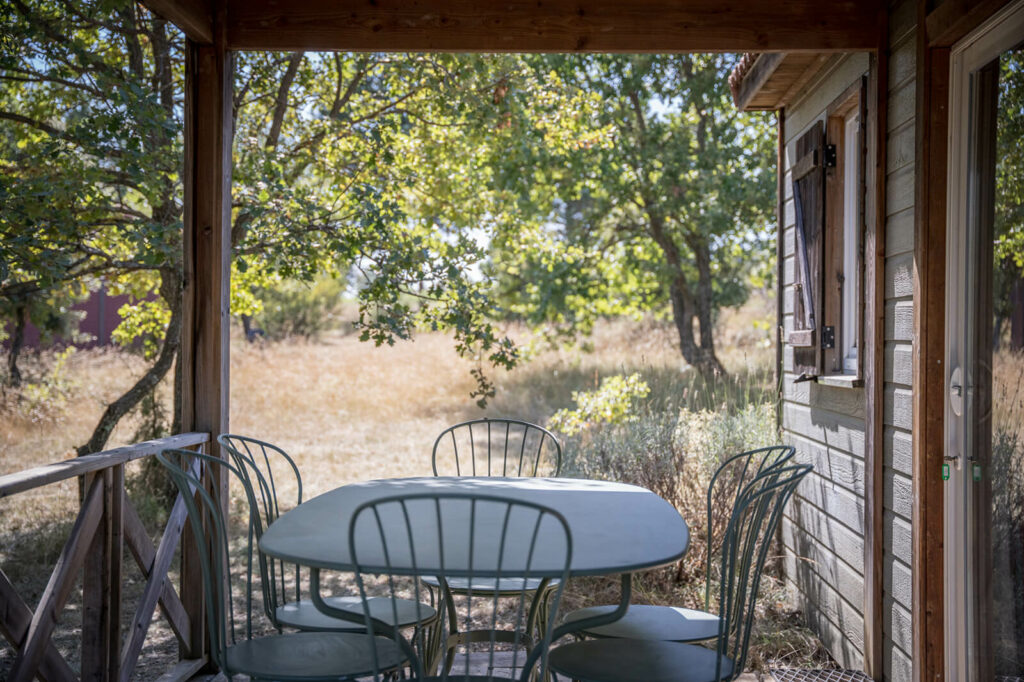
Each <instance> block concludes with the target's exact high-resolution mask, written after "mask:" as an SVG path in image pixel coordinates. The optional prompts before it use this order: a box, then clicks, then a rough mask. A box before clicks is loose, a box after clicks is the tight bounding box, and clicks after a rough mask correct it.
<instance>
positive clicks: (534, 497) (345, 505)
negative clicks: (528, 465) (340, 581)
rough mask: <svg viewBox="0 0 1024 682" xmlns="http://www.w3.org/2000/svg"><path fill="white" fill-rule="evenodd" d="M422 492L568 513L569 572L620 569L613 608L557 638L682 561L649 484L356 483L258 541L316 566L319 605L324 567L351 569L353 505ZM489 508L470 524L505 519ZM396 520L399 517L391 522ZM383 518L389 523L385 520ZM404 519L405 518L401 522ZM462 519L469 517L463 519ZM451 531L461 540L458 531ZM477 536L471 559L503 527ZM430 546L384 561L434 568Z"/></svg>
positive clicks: (427, 519)
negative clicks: (642, 576)
mask: <svg viewBox="0 0 1024 682" xmlns="http://www.w3.org/2000/svg"><path fill="white" fill-rule="evenodd" d="M420 493H443V494H447V493H455V494H475V495H487V496H494V497H501V498H506V499H510V500H516V501H527V502H533V503H536V504H540V505H544V506H546V507H550V508H552V509H554V510H556V511H557V512H559V513H560V514H562V516H564V517H565V519H566V521H567V522H568V525H569V531H570V533H571V535H572V558H571V561H570V569H569V573H570V575H572V576H587V575H614V574H621V575H622V590H621V596H620V602H619V606H618V608H616V609H615V610H614V611H610V612H608V613H606V614H602V615H600V616H597V617H595V618H593V619H588V620H587V621H586V622H583V621H575V622H573V623H570V624H565V625H562V626H561V627H559V628H558V629H556V631H555V632H554V635H553V637H554V638H555V639H557V638H558V637H560V636H562V635H563V634H566V633H568V632H573V631H576V630H579V629H583V628H586V627H596V626H598V625H603V624H606V623H610V622H613V621H615V620H617V619H618V618H620V617H621V616H622V615H623V614H624V613H625V612H626V608H627V607H628V605H629V597H630V575H631V574H632V573H634V572H636V571H642V570H646V569H651V568H657V567H659V566H665V565H669V564H672V563H674V562H676V561H678V560H679V559H680V558H682V556H683V554H685V553H686V549H687V547H688V545H689V539H690V533H689V528H688V527H687V525H686V522H685V521H684V520H683V518H682V517H681V516H680V515H679V512H677V511H676V509H675V508H674V507H673V506H672V505H671V504H669V503H668V502H666V501H665V500H664V499H662V498H661V497H659V496H658V495H656V494H654V493H652V492H651V491H650V490H647V489H646V488H641V487H638V486H633V485H627V484H624V483H613V482H609V481H591V480H584V479H573V478H498V477H488V478H473V477H436V478H435V477H423V478H392V479H381V480H375V481H366V482H363V483H353V484H351V485H346V486H343V487H340V488H336V489H335V490H332V491H330V492H327V493H324V494H323V495H320V496H318V497H315V498H313V499H311V500H309V501H307V502H304V503H303V504H301V505H299V506H298V507H296V508H295V509H292V510H291V511H289V512H286V513H285V514H283V515H281V517H280V518H278V519H277V520H276V521H274V523H273V524H271V526H270V527H269V528H268V529H267V531H266V532H265V533H264V534H263V537H262V538H261V539H260V545H259V546H260V549H261V550H262V551H263V552H264V553H265V554H267V555H269V556H272V557H275V558H278V559H284V560H286V561H289V562H294V563H297V564H301V565H303V566H308V567H310V568H311V569H313V570H312V575H311V579H312V581H313V585H312V586H311V587H312V590H311V592H312V597H313V600H314V602H317V603H318V605H320V602H321V596H320V590H319V582H320V581H319V572H320V570H321V569H327V570H337V571H352V570H354V569H355V566H354V564H353V561H352V558H351V556H350V555H349V537H348V534H349V526H350V523H351V520H352V515H353V513H354V512H355V511H356V509H357V508H358V507H359V506H360V505H362V504H364V503H366V502H370V501H373V500H379V499H383V498H390V497H393V496H395V495H415V494H420ZM492 508H493V509H496V508H494V507H488V506H487V505H481V506H479V508H478V511H477V513H476V518H475V520H474V523H475V524H476V526H477V527H479V528H481V529H486V528H488V527H489V526H490V527H492V528H494V529H499V528H500V527H501V524H502V523H503V521H504V518H503V516H501V515H500V514H497V513H496V514H494V515H493V518H489V517H488V509H492ZM437 518H438V517H437V515H435V514H419V515H415V516H414V517H413V523H414V530H415V533H416V537H424V538H436V537H438V536H439V533H438V529H437V528H436V523H437ZM399 521H400V520H399V519H397V518H396V519H395V522H396V523H397V522H399ZM384 522H385V523H386V522H387V521H386V519H385V520H384ZM401 523H403V524H404V523H405V522H404V520H402V521H401ZM466 523H467V524H468V523H469V521H468V519H467V520H466ZM358 532H359V529H358V528H357V530H356V533H358ZM510 532H511V533H512V535H508V536H506V537H508V538H512V539H514V533H515V530H512V531H510ZM448 535H449V536H450V537H457V536H459V534H458V533H449V534H448ZM523 535H524V542H526V541H527V539H526V538H528V537H529V535H528V533H525V532H524V533H523ZM462 537H465V535H462ZM474 537H475V538H479V542H482V543H485V544H483V545H478V548H477V551H474V556H481V557H486V556H489V555H492V556H497V555H498V551H497V543H498V542H499V541H500V538H501V537H503V534H502V533H501V532H491V533H488V532H481V533H479V535H477V534H474ZM506 541H509V540H506ZM487 542H491V543H492V544H493V545H494V547H487V546H486V543H487ZM474 544H476V541H475V542H474ZM544 547H545V543H544V542H542V541H539V542H538V543H537V548H538V551H539V552H542V551H543V548H544ZM453 549H456V550H457V548H450V547H446V548H445V549H444V557H445V562H444V564H445V565H444V571H445V572H446V573H447V574H449V575H457V574H458V573H459V571H460V566H459V565H458V563H457V559H453V557H456V556H458V553H457V552H455V553H453V552H452V550H453ZM430 552H431V549H430V548H429V547H422V546H421V547H419V548H418V549H417V562H416V565H411V564H410V565H408V566H403V565H402V557H400V556H392V557H389V559H388V562H389V563H390V565H391V567H392V568H393V569H398V570H401V569H403V568H404V569H406V570H407V571H408V572H409V573H410V574H422V573H426V574H429V573H431V572H432V570H438V571H440V569H441V566H440V562H439V561H437V560H435V561H434V562H433V564H432V563H431V554H430ZM558 553H561V555H562V557H564V556H565V555H564V548H562V549H561V551H560V552H552V554H554V555H557V554H558ZM439 555H440V551H439V549H437V548H435V549H434V554H433V556H434V557H437V556H439ZM462 555H463V556H464V557H465V561H466V563H467V565H466V567H465V568H466V569H467V570H468V569H470V568H471V569H472V570H473V572H474V573H475V574H476V575H482V569H484V567H483V566H481V565H480V564H479V562H477V563H475V564H472V565H470V557H469V556H468V552H463V553H462ZM563 562H564V559H563ZM371 563H372V562H371ZM364 565H365V560H364ZM563 566H564V563H559V562H558V561H556V560H554V559H552V560H551V561H548V562H545V561H544V559H543V556H538V557H535V558H534V561H533V562H532V564H531V570H530V576H532V577H538V578H544V577H548V578H555V577H558V576H559V575H561V571H562V568H563Z"/></svg>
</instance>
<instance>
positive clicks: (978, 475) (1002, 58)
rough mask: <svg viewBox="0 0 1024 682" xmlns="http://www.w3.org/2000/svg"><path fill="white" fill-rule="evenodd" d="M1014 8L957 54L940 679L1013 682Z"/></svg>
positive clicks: (1022, 535)
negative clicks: (943, 654)
mask: <svg viewBox="0 0 1024 682" xmlns="http://www.w3.org/2000/svg"><path fill="white" fill-rule="evenodd" d="M1022 47H1024V2H1018V3H1015V4H1014V5H1012V6H1010V7H1009V8H1007V9H1006V10H1004V11H1003V12H1002V13H1001V14H1000V15H998V16H997V17H994V18H993V20H992V21H991V22H989V23H988V24H987V25H986V26H985V27H983V28H982V29H981V30H979V31H978V32H977V33H976V34H974V35H973V36H971V37H969V38H968V39H966V40H964V41H963V42H962V43H960V44H959V45H958V46H957V47H956V48H954V51H953V54H952V62H951V63H952V74H951V76H952V78H951V87H950V166H949V169H950V187H949V216H948V218H949V220H948V226H949V227H948V229H949V232H948V234H947V254H948V256H947V266H946V267H947V270H946V282H947V306H946V310H947V324H946V329H947V332H946V356H947V357H946V359H947V365H946V366H947V368H948V370H949V371H948V374H947V377H946V388H947V390H948V394H949V400H948V403H947V407H946V434H945V437H946V445H945V449H946V452H945V454H946V464H945V466H944V467H943V478H945V479H947V480H946V484H945V485H946V489H945V500H946V538H945V539H946V544H945V547H946V552H945V557H946V559H945V567H946V600H945V602H946V665H947V671H946V673H947V679H951V680H953V679H955V680H965V681H967V680H970V681H975V680H993V679H995V680H1015V679H1018V678H1021V679H1024V49H1022Z"/></svg>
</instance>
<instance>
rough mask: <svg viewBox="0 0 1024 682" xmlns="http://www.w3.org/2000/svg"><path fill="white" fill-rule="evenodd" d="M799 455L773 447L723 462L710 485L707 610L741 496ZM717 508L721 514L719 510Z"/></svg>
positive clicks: (785, 448)
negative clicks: (720, 545)
mask: <svg viewBox="0 0 1024 682" xmlns="http://www.w3.org/2000/svg"><path fill="white" fill-rule="evenodd" d="M795 454H796V448H794V447H792V446H790V445H771V446H768V447H764V448H758V449H756V450H748V451H747V452H741V453H740V454H738V455H733V456H731V457H729V458H728V459H726V460H725V461H724V462H722V463H721V464H720V465H719V466H718V468H717V469H716V470H715V473H714V474H713V475H712V476H711V482H710V484H709V485H708V496H707V497H708V499H707V509H708V517H707V518H708V529H707V533H708V536H707V542H708V548H707V554H708V556H707V573H706V578H705V582H704V608H705V609H707V610H710V609H711V580H712V573H711V571H712V568H713V566H714V558H715V556H717V554H716V552H715V547H714V542H715V538H716V537H722V538H724V537H725V529H726V527H727V526H728V524H729V519H730V518H731V515H732V512H733V510H735V508H736V504H737V502H738V501H739V497H740V492H741V491H743V490H744V489H745V488H746V486H748V485H749V484H750V482H751V481H753V480H754V479H756V478H757V477H758V476H761V475H762V474H764V473H765V472H767V471H769V470H770V469H772V468H774V467H780V466H783V465H785V464H786V463H787V462H789V461H790V460H791V459H792V458H793V456H794V455H795ZM716 506H717V510H716Z"/></svg>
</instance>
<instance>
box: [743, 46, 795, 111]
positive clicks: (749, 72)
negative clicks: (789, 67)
mask: <svg viewBox="0 0 1024 682" xmlns="http://www.w3.org/2000/svg"><path fill="white" fill-rule="evenodd" d="M787 54H788V53H786V52H762V53H756V52H747V53H746V54H744V55H743V56H742V57H740V61H739V63H737V64H736V66H735V67H734V68H733V70H732V73H730V74H729V89H730V90H732V101H733V102H734V103H735V104H736V108H737V109H740V110H742V111H754V110H757V111H763V110H766V109H767V110H772V109H776V108H778V106H775V107H764V106H757V107H751V106H750V103H751V101H752V100H753V99H754V97H755V96H756V95H757V93H758V92H760V90H761V88H762V87H764V84H765V83H767V82H768V79H769V78H771V77H772V74H773V73H775V70H776V69H777V68H778V67H779V64H781V63H782V62H783V60H784V59H785V58H786V55H787Z"/></svg>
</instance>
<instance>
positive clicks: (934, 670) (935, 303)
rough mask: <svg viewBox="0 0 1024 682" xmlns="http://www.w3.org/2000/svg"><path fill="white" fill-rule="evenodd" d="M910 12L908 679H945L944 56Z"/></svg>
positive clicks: (922, 10) (921, 13) (923, 6)
mask: <svg viewBox="0 0 1024 682" xmlns="http://www.w3.org/2000/svg"><path fill="white" fill-rule="evenodd" d="M927 5H928V3H926V2H924V1H923V0H922V1H921V2H919V4H918V29H917V118H916V120H915V126H916V127H917V157H916V161H915V163H916V168H917V170H916V187H915V193H914V205H915V211H914V213H915V220H914V222H915V235H914V377H913V381H914V429H913V448H914V463H913V467H914V470H913V473H914V510H913V515H914V517H913V538H914V540H913V542H914V560H913V571H914V573H913V575H914V583H913V590H914V592H913V594H914V651H913V654H914V679H915V680H918V681H919V682H925V681H928V682H931V681H933V680H934V681H936V682H938V681H939V680H942V679H943V676H944V675H945V654H944V650H945V641H944V638H945V626H944V618H945V615H944V612H943V609H944V603H943V599H944V593H945V579H944V565H943V556H944V555H943V542H944V525H945V524H944V507H943V486H942V473H941V472H942V456H943V454H944V452H943V444H944V442H945V438H944V431H943V429H944V421H945V414H944V409H945V379H946V369H945V357H946V356H945V344H946V330H945V326H946V319H945V318H946V183H947V177H948V176H947V166H948V158H947V153H948V149H947V134H948V124H949V123H948V119H949V111H948V109H949V49H948V48H933V47H929V45H928V42H927V35H926V32H925V30H924V27H925V17H926V12H927Z"/></svg>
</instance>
